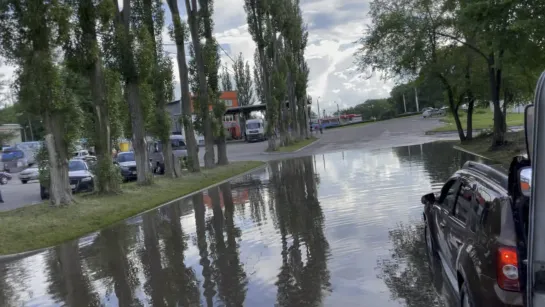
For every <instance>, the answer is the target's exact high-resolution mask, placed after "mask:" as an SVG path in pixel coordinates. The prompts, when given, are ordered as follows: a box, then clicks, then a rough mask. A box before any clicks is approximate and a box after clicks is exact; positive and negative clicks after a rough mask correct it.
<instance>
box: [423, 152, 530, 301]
mask: <svg viewBox="0 0 545 307" xmlns="http://www.w3.org/2000/svg"><path fill="white" fill-rule="evenodd" d="M507 188H508V174H507V171H506V170H504V169H502V168H500V167H497V166H489V165H484V164H480V163H476V162H466V163H465V164H464V166H463V167H462V169H461V170H459V171H457V172H456V173H454V175H453V176H452V177H450V179H449V180H448V181H447V182H446V183H445V185H444V186H443V188H442V189H441V192H440V193H438V194H437V195H436V194H434V193H430V194H427V195H424V196H423V197H422V203H423V204H424V205H425V208H424V221H425V225H426V226H425V241H426V247H427V251H428V255H429V258H430V261H436V260H437V261H440V263H441V264H442V267H443V269H444V271H445V272H446V276H447V277H448V280H449V282H450V283H451V285H452V286H453V289H457V290H458V294H459V299H460V302H461V306H470V307H476V306H522V305H523V301H522V299H523V295H522V293H521V290H520V289H521V279H520V278H519V268H520V264H519V258H518V253H517V249H516V246H517V245H516V244H517V240H518V238H517V235H516V233H517V232H516V229H515V227H518V226H520V225H516V224H515V219H514V217H513V211H512V207H511V199H510V197H509V195H508V190H507Z"/></svg>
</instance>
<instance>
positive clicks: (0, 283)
mask: <svg viewBox="0 0 545 307" xmlns="http://www.w3.org/2000/svg"><path fill="white" fill-rule="evenodd" d="M14 296H15V291H14V289H13V286H12V285H11V283H10V281H9V280H8V266H7V264H6V263H5V262H0V306H13V304H14V302H13V300H14Z"/></svg>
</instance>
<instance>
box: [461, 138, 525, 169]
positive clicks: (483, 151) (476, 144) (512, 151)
mask: <svg viewBox="0 0 545 307" xmlns="http://www.w3.org/2000/svg"><path fill="white" fill-rule="evenodd" d="M506 140H507V143H506V144H505V145H503V146H500V147H495V148H493V149H491V147H490V145H491V144H492V136H490V135H486V136H478V137H476V138H474V139H473V140H471V141H466V142H463V143H460V141H455V142H453V143H454V144H456V145H457V146H460V147H462V148H464V149H465V150H468V151H470V152H473V153H476V154H479V155H481V156H484V157H487V158H488V159H491V160H493V161H497V162H499V163H501V164H503V165H504V166H509V164H511V161H512V160H513V157H514V156H517V155H520V154H521V153H525V152H526V139H525V136H524V131H519V132H508V133H507V134H506Z"/></svg>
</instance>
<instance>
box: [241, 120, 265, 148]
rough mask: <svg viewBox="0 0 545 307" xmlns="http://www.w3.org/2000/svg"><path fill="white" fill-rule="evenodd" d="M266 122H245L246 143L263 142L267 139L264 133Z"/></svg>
mask: <svg viewBox="0 0 545 307" xmlns="http://www.w3.org/2000/svg"><path fill="white" fill-rule="evenodd" d="M266 125H267V122H266V121H264V120H263V119H248V120H247V121H246V129H245V130H246V141H247V142H252V141H264V140H266V139H267V136H266V135H265V133H266V130H265V128H266Z"/></svg>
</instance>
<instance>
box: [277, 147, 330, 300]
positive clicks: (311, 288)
mask: <svg viewBox="0 0 545 307" xmlns="http://www.w3.org/2000/svg"><path fill="white" fill-rule="evenodd" d="M271 172H272V176H271V181H272V182H273V184H272V185H271V186H270V192H271V196H270V198H271V199H273V201H274V206H275V212H276V215H277V224H278V227H279V229H280V235H281V240H282V267H281V269H280V273H279V274H278V281H277V282H276V285H277V287H278V293H277V303H278V305H279V306H319V305H321V303H322V299H323V296H324V292H328V291H331V285H330V282H329V279H330V275H329V271H328V269H327V257H328V254H329V244H328V242H327V239H326V237H325V234H324V232H323V228H324V215H323V212H322V209H321V206H320V203H319V201H318V195H317V194H318V193H317V176H316V174H315V171H314V166H313V163H312V158H311V157H306V158H300V159H292V160H286V161H279V162H273V163H272V165H271ZM289 238H291V242H289ZM290 243H291V245H290ZM302 249H303V250H304V252H305V254H304V255H305V256H306V263H305V262H304V261H303V254H302Z"/></svg>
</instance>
